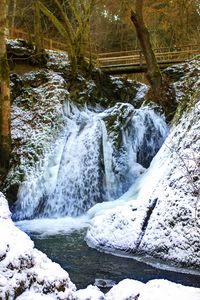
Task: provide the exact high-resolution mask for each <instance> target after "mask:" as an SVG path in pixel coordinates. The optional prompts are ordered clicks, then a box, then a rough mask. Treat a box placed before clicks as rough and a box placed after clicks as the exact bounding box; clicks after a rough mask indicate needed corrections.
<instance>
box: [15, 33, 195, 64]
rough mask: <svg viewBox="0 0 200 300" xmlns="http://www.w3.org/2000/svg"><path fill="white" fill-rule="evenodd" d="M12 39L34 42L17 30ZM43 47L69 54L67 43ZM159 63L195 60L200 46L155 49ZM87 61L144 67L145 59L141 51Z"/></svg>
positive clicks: (92, 55) (47, 41) (51, 42)
mask: <svg viewBox="0 0 200 300" xmlns="http://www.w3.org/2000/svg"><path fill="white" fill-rule="evenodd" d="M10 38H13V39H25V40H28V41H34V35H33V34H29V33H27V32H24V31H23V30H20V29H17V28H11V29H10ZM43 46H44V48H45V49H50V50H58V51H65V52H67V47H66V44H65V43H62V42H59V41H56V40H53V39H48V38H43ZM154 51H155V55H156V58H157V61H158V62H179V61H184V60H186V59H190V58H193V57H194V56H195V55H197V54H200V45H199V44H195V45H182V46H180V47H173V48H172V47H171V48H170V47H162V48H156V49H154ZM87 57H88V58H87V59H88V60H90V59H92V61H93V62H94V63H95V64H96V65H97V66H99V67H108V66H115V65H134V64H135V65H144V64H145V63H146V62H145V58H144V56H143V53H142V51H141V50H129V51H117V52H107V53H99V54H97V55H96V54H95V53H88V55H87Z"/></svg>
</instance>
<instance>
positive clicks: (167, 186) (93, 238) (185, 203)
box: [87, 61, 200, 268]
mask: <svg viewBox="0 0 200 300" xmlns="http://www.w3.org/2000/svg"><path fill="white" fill-rule="evenodd" d="M197 69H198V61H195V62H191V63H190V64H189V63H187V64H186V66H185V67H184V70H186V71H187V73H186V74H187V75H186V74H185V77H181V79H179V81H178V82H175V83H174V86H175V88H176V92H177V101H180V105H179V107H178V110H177V114H176V116H175V120H174V124H173V126H172V128H171V132H170V134H169V136H168V138H167V139H166V141H165V143H164V145H163V146H162V148H161V149H160V151H159V152H158V154H157V155H156V157H155V158H154V159H153V161H152V163H151V166H150V168H149V170H148V171H147V172H146V174H145V175H144V176H143V178H142V180H141V181H140V182H139V183H138V185H137V186H135V187H134V186H133V187H132V195H133V194H134V189H136V188H138V186H139V189H140V192H139V194H138V196H137V201H134V200H133V201H131V202H128V203H127V204H125V205H124V206H121V207H118V208H116V209H112V210H109V211H107V212H106V213H105V214H104V215H103V216H96V217H95V218H94V219H93V221H92V223H91V225H90V227H89V229H88V233H87V239H88V243H89V244H90V245H93V246H95V247H100V248H105V249H106V250H111V251H113V250H114V249H118V250H123V251H130V252H136V253H139V254H141V253H142V254H144V253H145V254H148V255H151V256H153V257H155V258H159V259H163V260H165V261H168V262H169V261H171V262H173V264H174V263H175V264H177V265H179V266H186V267H194V268H199V266H200V252H199V249H200V199H199V190H200V176H199V173H200V165H199V161H200V155H199V153H200V136H199V132H200V122H199V120H200V98H199V96H198V93H196V92H195V89H196V88H197V86H198V85H199V79H198V76H197V71H196V70H197ZM188 72H189V74H190V76H189V74H188ZM180 76H183V74H182V73H181V75H180ZM191 82H192V83H193V84H191ZM187 88H188V89H189V92H188V90H187ZM187 100H188V103H187ZM183 107H184V109H183ZM180 111H181V114H180ZM141 186H142V188H141ZM132 195H131V191H130V192H129V193H128V194H127V197H128V199H129V200H131V199H133V196H132Z"/></svg>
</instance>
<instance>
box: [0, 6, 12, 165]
mask: <svg viewBox="0 0 200 300" xmlns="http://www.w3.org/2000/svg"><path fill="white" fill-rule="evenodd" d="M7 15H8V1H7V0H0V166H1V167H7V166H8V162H9V157H10V151H11V137H10V89H9V66H8V61H7V53H6V37H7V32H8V29H7V19H8V18H7Z"/></svg>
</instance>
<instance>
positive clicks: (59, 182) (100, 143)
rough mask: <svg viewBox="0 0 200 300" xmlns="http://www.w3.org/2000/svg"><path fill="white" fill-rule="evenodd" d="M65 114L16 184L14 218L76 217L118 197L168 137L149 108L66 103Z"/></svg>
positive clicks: (136, 177) (139, 173)
mask: <svg viewBox="0 0 200 300" xmlns="http://www.w3.org/2000/svg"><path fill="white" fill-rule="evenodd" d="M66 110H67V111H66V128H65V130H64V132H62V134H61V135H60V136H59V137H58V139H57V140H56V141H55V143H54V145H52V147H51V149H49V151H47V153H46V156H45V157H44V159H43V160H42V161H41V162H40V163H39V164H37V165H36V166H35V168H34V169H33V170H32V171H29V172H27V174H26V179H25V181H24V182H23V183H22V184H21V186H20V189H19V193H18V199H17V201H16V204H15V206H14V208H13V219H14V220H23V219H34V218H59V217H65V216H80V215H83V214H84V213H85V212H86V211H87V210H88V209H90V208H91V207H92V206H93V205H95V204H96V203H101V202H103V201H110V200H115V199H117V198H119V197H120V196H121V195H122V194H123V193H125V192H126V191H127V190H128V189H129V187H130V186H131V185H132V184H133V183H134V182H135V181H136V179H138V177H139V176H140V175H141V174H142V173H143V172H144V171H145V170H146V168H147V167H149V165H150V162H151V160H152V158H153V157H154V156H155V154H156V153H157V151H158V150H159V148H160V147H161V145H162V143H163V142H164V140H165V138H166V136H167V133H168V128H167V125H166V123H165V121H164V120H163V118H162V117H161V116H160V115H158V114H156V113H155V112H154V111H153V110H152V109H150V108H149V107H143V108H141V109H134V107H133V106H132V105H131V104H122V103H117V104H116V105H115V106H114V107H112V108H109V109H108V110H105V111H103V112H102V111H101V112H93V111H90V110H88V109H87V108H84V109H83V110H81V111H80V110H79V109H78V108H77V107H75V106H74V105H72V104H69V105H68V106H67V108H66Z"/></svg>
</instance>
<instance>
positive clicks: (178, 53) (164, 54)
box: [97, 45, 200, 67]
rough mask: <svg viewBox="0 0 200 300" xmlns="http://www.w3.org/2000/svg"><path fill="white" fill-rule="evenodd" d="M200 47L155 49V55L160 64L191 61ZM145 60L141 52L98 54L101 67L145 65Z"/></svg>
mask: <svg viewBox="0 0 200 300" xmlns="http://www.w3.org/2000/svg"><path fill="white" fill-rule="evenodd" d="M199 48H200V47H199V45H189V46H183V47H182V48H179V49H174V50H173V51H169V48H161V49H155V55H156V59H157V61H158V62H168V61H171V62H173V61H174V62H176V61H177V62H179V61H184V60H186V59H190V58H192V57H194V56H195V55H198V54H200V49H199ZM145 63H146V61H145V58H144V55H143V53H142V51H140V50H134V51H123V52H116V53H111V52H109V53H100V54H98V58H97V64H98V66H100V67H103V66H109V65H110V66H113V65H131V64H139V65H143V64H145Z"/></svg>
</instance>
